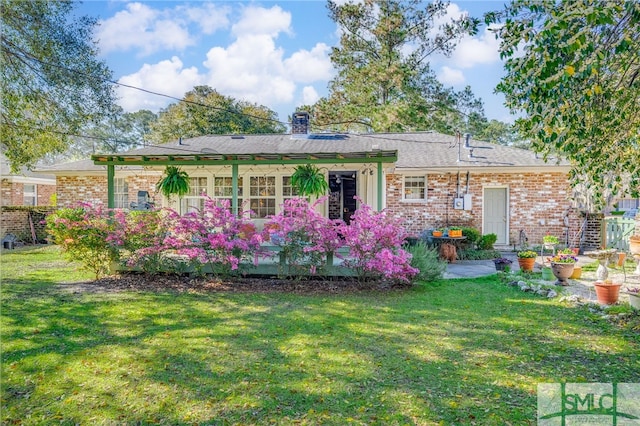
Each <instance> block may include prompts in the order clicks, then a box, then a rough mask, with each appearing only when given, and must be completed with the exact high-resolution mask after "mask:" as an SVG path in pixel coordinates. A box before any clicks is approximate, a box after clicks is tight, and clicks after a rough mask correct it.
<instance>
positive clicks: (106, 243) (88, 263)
mask: <svg viewBox="0 0 640 426" xmlns="http://www.w3.org/2000/svg"><path fill="white" fill-rule="evenodd" d="M46 222H47V232H48V233H49V235H50V237H51V240H52V241H53V242H54V243H55V244H58V245H60V246H61V247H62V249H63V252H64V253H65V256H66V257H67V258H68V259H69V260H70V261H78V262H80V263H81V264H82V267H83V268H84V269H87V270H89V271H91V272H93V273H94V274H95V276H96V279H98V278H99V277H100V276H102V275H105V274H107V273H108V272H109V270H110V268H111V263H112V262H114V261H117V260H118V259H119V251H118V248H117V246H116V245H115V244H113V243H112V242H111V241H110V235H112V233H113V231H114V224H113V222H112V221H111V220H110V218H109V215H108V213H107V212H105V211H104V210H103V209H102V208H101V207H100V206H98V207H95V208H94V207H92V206H91V205H89V204H86V203H83V204H80V205H79V206H78V207H75V208H65V209H59V210H58V211H56V212H55V213H53V214H50V215H49V216H47V219H46Z"/></svg>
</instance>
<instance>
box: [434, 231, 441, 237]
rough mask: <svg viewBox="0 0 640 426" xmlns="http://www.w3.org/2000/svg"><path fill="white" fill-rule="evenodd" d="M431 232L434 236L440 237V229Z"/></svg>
mask: <svg viewBox="0 0 640 426" xmlns="http://www.w3.org/2000/svg"><path fill="white" fill-rule="evenodd" d="M432 234H433V236H434V237H442V231H433V232H432Z"/></svg>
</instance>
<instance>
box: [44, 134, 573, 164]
mask: <svg viewBox="0 0 640 426" xmlns="http://www.w3.org/2000/svg"><path fill="white" fill-rule="evenodd" d="M469 146H470V148H472V149H467V148H465V147H464V139H462V138H460V139H459V138H456V137H455V136H449V135H443V134H441V133H436V132H416V133H369V134H313V135H307V136H306V137H292V136H291V135H289V134H269V135H209V136H199V137H196V138H191V139H185V140H183V141H182V142H181V143H178V142H177V141H176V142H172V143H167V144H162V145H152V146H147V147H145V148H139V149H135V150H132V151H128V152H125V153H119V154H105V155H104V156H93V158H94V159H95V158H102V159H106V158H109V157H111V156H115V157H118V156H121V157H122V158H129V159H131V158H136V157H138V158H143V157H158V156H160V157H162V156H192V155H206V154H211V155H215V154H224V155H243V154H253V155H256V156H259V155H261V154H262V155H266V154H283V155H284V154H321V153H325V154H330V153H364V152H375V151H396V150H397V152H398V160H397V162H396V163H395V167H396V168H399V169H403V168H408V169H410V168H428V169H449V168H457V167H461V166H463V167H465V168H469V169H473V168H485V167H556V166H557V164H556V163H555V162H545V161H544V160H543V159H542V158H539V157H537V156H536V155H535V154H534V153H533V152H531V151H528V150H524V149H519V148H513V147H508V146H503V145H496V144H491V143H487V142H481V141H477V140H473V139H472V140H470V143H469ZM560 164H561V165H564V166H566V165H567V163H566V162H561V163H560ZM98 167H103V166H95V165H92V166H88V165H87V164H86V163H84V162H76V165H72V164H69V165H67V166H65V165H64V164H61V165H59V166H55V169H53V168H52V169H48V170H52V171H53V170H87V171H89V170H98ZM100 170H102V169H101V168H100Z"/></svg>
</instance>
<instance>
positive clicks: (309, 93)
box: [292, 86, 320, 112]
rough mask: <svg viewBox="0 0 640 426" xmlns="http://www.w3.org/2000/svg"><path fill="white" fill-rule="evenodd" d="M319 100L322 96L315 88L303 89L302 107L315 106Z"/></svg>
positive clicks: (307, 87)
mask: <svg viewBox="0 0 640 426" xmlns="http://www.w3.org/2000/svg"><path fill="white" fill-rule="evenodd" d="M318 99H320V95H319V94H318V91H317V90H316V89H315V88H314V87H313V86H304V87H303V88H302V102H301V103H300V104H301V105H313V104H315V103H316V101H317V100H318ZM292 112H293V111H292Z"/></svg>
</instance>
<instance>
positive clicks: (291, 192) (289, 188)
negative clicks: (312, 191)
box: [282, 176, 300, 200]
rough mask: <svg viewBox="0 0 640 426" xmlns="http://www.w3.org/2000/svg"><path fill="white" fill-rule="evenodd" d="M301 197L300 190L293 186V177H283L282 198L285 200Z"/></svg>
mask: <svg viewBox="0 0 640 426" xmlns="http://www.w3.org/2000/svg"><path fill="white" fill-rule="evenodd" d="M297 197H300V193H299V192H298V188H296V187H295V186H293V185H292V184H291V176H283V177H282V198H283V199H285V200H288V199H291V198H297Z"/></svg>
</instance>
